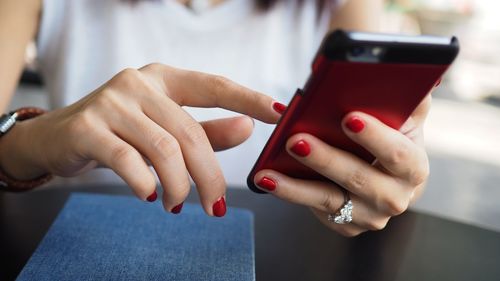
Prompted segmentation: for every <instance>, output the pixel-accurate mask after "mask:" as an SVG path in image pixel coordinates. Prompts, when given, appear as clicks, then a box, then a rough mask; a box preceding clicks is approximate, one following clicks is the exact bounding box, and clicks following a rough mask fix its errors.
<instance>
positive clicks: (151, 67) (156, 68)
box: [143, 62, 165, 72]
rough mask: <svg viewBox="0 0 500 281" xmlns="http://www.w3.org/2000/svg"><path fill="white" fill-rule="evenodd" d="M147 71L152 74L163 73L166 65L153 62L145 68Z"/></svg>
mask: <svg viewBox="0 0 500 281" xmlns="http://www.w3.org/2000/svg"><path fill="white" fill-rule="evenodd" d="M143 69H145V70H149V71H152V72H161V71H163V70H164V69H165V65H163V64H161V63H158V62H153V63H150V64H147V65H145V66H144V67H143Z"/></svg>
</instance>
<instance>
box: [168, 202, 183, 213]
mask: <svg viewBox="0 0 500 281" xmlns="http://www.w3.org/2000/svg"><path fill="white" fill-rule="evenodd" d="M183 205H184V202H182V203H180V204H179V205H177V206H175V207H173V208H172V210H171V211H170V212H171V213H172V214H178V213H180V212H181V210H182V206H183Z"/></svg>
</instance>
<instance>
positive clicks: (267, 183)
mask: <svg viewBox="0 0 500 281" xmlns="http://www.w3.org/2000/svg"><path fill="white" fill-rule="evenodd" d="M257 185H258V186H260V187H262V188H265V189H267V190H269V191H273V190H275V189H276V183H275V182H274V181H273V180H272V179H270V178H266V177H263V178H262V179H261V180H260V181H259V182H258V183H257Z"/></svg>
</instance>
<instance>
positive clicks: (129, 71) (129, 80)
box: [110, 68, 141, 88]
mask: <svg viewBox="0 0 500 281" xmlns="http://www.w3.org/2000/svg"><path fill="white" fill-rule="evenodd" d="M140 77H141V72H140V71H139V70H137V69H134V68H125V69H124V70H122V71H120V72H119V73H118V74H116V75H115V77H113V79H111V81H110V82H111V85H117V86H118V85H119V86H120V87H123V88H135V87H136V85H137V82H138V81H139V80H140Z"/></svg>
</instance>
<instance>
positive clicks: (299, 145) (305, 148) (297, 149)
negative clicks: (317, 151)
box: [290, 140, 311, 157]
mask: <svg viewBox="0 0 500 281" xmlns="http://www.w3.org/2000/svg"><path fill="white" fill-rule="evenodd" d="M290 150H291V151H292V152H293V153H295V154H297V155H298V156H301V157H306V156H307V155H309V154H310V153H311V147H310V146H309V144H308V143H307V142H306V141H304V140H299V141H298V142H296V143H295V144H294V145H293V146H292V147H291V148H290Z"/></svg>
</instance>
